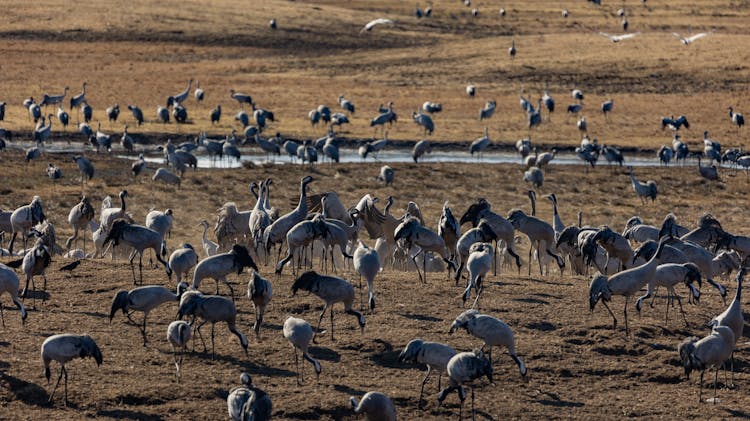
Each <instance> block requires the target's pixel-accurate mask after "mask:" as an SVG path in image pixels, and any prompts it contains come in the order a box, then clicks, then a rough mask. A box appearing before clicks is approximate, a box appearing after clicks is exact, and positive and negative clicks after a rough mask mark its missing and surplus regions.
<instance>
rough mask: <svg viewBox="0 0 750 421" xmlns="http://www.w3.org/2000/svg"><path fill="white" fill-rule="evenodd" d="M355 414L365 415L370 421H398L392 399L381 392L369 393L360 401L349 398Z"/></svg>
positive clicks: (352, 397)
mask: <svg viewBox="0 0 750 421" xmlns="http://www.w3.org/2000/svg"><path fill="white" fill-rule="evenodd" d="M349 405H351V407H352V411H354V413H355V414H365V418H366V419H367V420H368V421H396V419H397V417H396V406H395V405H394V404H393V401H392V400H391V398H389V397H388V396H386V395H385V394H383V393H380V392H367V393H365V395H364V396H362V399H361V400H360V401H357V398H355V397H354V396H351V397H349Z"/></svg>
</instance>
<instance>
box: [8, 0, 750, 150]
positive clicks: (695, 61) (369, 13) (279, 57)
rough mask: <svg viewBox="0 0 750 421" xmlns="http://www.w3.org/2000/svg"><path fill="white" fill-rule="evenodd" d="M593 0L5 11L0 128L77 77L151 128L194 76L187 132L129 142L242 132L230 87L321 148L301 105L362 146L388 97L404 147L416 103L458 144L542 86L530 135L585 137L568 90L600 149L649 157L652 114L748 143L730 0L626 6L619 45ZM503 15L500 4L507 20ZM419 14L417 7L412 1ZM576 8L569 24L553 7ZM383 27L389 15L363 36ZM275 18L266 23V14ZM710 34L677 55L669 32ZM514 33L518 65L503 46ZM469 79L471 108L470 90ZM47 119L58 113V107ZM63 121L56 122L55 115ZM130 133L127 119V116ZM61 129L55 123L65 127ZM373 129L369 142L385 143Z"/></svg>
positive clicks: (744, 57)
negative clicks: (549, 99)
mask: <svg viewBox="0 0 750 421" xmlns="http://www.w3.org/2000/svg"><path fill="white" fill-rule="evenodd" d="M604 3H605V4H604V5H602V6H600V7H599V6H595V5H593V4H591V3H589V2H585V1H583V0H580V1H575V2H568V3H565V2H562V3H561V2H558V1H546V0H545V1H534V2H526V1H512V0H511V1H503V2H497V1H477V2H474V4H473V5H472V7H477V8H478V10H479V15H478V16H477V17H472V16H471V13H470V10H471V9H470V8H467V7H465V6H464V5H463V4H462V3H461V2H459V1H446V0H441V1H436V2H434V4H433V9H434V15H433V16H432V17H431V18H429V19H417V18H415V17H414V16H413V10H414V2H406V3H404V2H398V1H393V0H389V1H378V2H370V1H350V2H341V1H326V2H307V1H305V2H303V1H295V2H289V1H284V0H269V1H264V2H252V3H249V4H237V3H236V2H233V1H226V0H219V1H214V2H211V4H210V6H207V5H205V4H204V2H199V1H179V2H178V1H173V0H165V1H162V2H151V1H141V0H138V1H134V2H131V3H129V5H128V7H127V8H125V7H123V6H122V5H121V4H120V3H119V2H116V1H110V0H104V1H101V2H98V3H97V7H90V6H89V5H87V4H83V3H78V2H65V3H64V4H63V5H60V4H58V2H51V1H40V2H32V3H26V2H8V3H7V4H6V7H5V9H7V15H6V19H5V21H4V25H3V28H2V30H0V36H2V37H3V40H4V42H3V46H2V47H0V51H2V52H3V56H4V57H6V60H3V64H2V74H3V77H2V80H0V92H2V98H0V100H2V101H6V102H8V104H9V110H8V116H7V117H6V121H5V122H4V124H3V127H5V128H9V129H12V130H19V131H21V132H24V131H25V132H28V131H30V130H31V127H32V125H31V123H29V121H28V118H27V115H26V111H25V110H24V109H23V108H22V107H20V106H19V105H20V103H21V101H22V100H23V99H24V98H27V97H29V96H33V97H34V98H37V99H38V98H40V97H41V96H42V94H43V93H45V92H48V93H51V94H57V93H59V92H62V89H63V87H64V86H69V87H70V89H71V92H70V94H69V95H73V94H75V93H78V92H80V87H81V83H82V82H83V81H87V82H88V87H89V89H88V93H87V98H89V102H90V103H91V105H92V107H93V108H94V118H95V120H102V121H103V127H104V129H105V131H110V132H112V131H117V132H120V131H121V129H122V126H121V125H120V124H116V125H109V124H108V123H106V116H105V115H104V109H105V108H106V107H108V106H110V105H113V104H114V103H119V104H120V105H121V106H122V108H123V115H122V117H123V120H125V121H132V119H131V118H130V115H129V114H128V112H127V110H126V109H125V105H126V104H136V105H139V106H140V107H141V108H142V109H143V110H144V112H145V113H146V118H147V119H148V120H150V121H154V120H155V119H156V117H155V109H156V105H157V104H163V103H164V102H165V99H166V97H167V96H168V95H174V94H176V93H178V92H181V91H182V90H183V89H184V87H185V84H186V81H187V80H188V79H189V78H193V79H195V80H197V81H200V82H201V87H202V88H203V89H204V90H205V91H206V100H205V102H204V103H203V104H197V103H196V102H195V100H194V99H192V97H191V99H189V100H188V101H187V102H186V103H185V105H186V107H187V108H188V110H189V114H190V120H191V124H186V125H184V126H183V127H177V126H175V125H174V124H172V125H169V126H166V127H163V126H162V125H161V124H158V123H153V122H152V123H149V124H146V125H145V126H142V127H140V128H134V127H131V128H130V131H131V132H144V133H156V132H163V131H167V132H173V133H175V134H176V133H177V132H179V133H182V134H185V133H190V134H195V133H197V132H198V131H199V130H207V131H209V132H210V133H215V134H220V135H224V134H227V133H228V132H229V131H230V130H231V129H232V128H238V129H239V126H237V125H236V124H235V123H236V122H234V121H233V120H232V117H233V116H234V114H235V113H236V112H237V111H238V107H237V104H236V103H235V102H234V101H233V100H232V99H231V98H230V97H229V89H230V88H234V89H236V90H238V91H242V92H247V93H249V94H251V95H252V96H253V98H254V99H255V101H256V103H257V104H258V105H259V106H260V107H263V108H266V109H270V110H273V111H274V112H275V115H276V116H277V117H278V120H279V121H278V122H276V123H274V124H272V125H271V130H272V131H273V132H275V131H280V132H282V133H283V134H284V135H286V136H291V137H294V138H298V139H299V138H301V139H305V138H314V137H318V136H320V135H322V134H324V133H325V130H326V129H325V128H323V127H318V128H315V129H313V128H311V127H310V124H309V121H308V119H307V113H308V111H309V110H311V109H313V108H315V107H316V106H317V105H318V104H327V105H329V106H330V107H332V108H333V109H337V108H338V105H337V104H336V98H337V97H338V95H340V94H345V95H346V96H347V98H349V99H351V100H352V101H353V102H354V103H355V105H356V106H357V112H356V114H354V116H352V123H351V124H350V125H349V126H346V127H344V129H343V132H342V133H341V134H342V136H345V137H349V138H355V139H367V138H371V137H372V136H373V135H374V132H373V130H372V129H370V127H369V120H370V118H372V117H373V116H375V115H376V107H377V106H378V104H383V103H387V102H388V101H393V102H394V107H395V110H396V111H397V112H398V113H399V114H400V117H401V122H400V124H398V125H397V126H396V127H395V128H393V129H391V130H390V132H389V137H390V138H392V139H402V140H415V139H418V138H419V137H420V136H421V135H422V134H421V132H420V130H419V129H418V127H417V126H416V125H415V124H413V123H412V122H411V121H410V116H411V112H412V111H414V110H416V109H417V108H418V107H419V106H420V105H421V104H422V103H423V102H424V101H426V100H430V101H433V102H440V103H442V104H443V106H444V111H443V112H442V113H440V114H437V115H435V125H436V131H435V133H434V134H433V135H432V136H431V138H432V139H433V140H443V141H444V140H450V141H468V140H472V139H474V138H476V137H479V136H481V134H482V132H483V129H484V127H485V125H487V126H489V128H490V134H491V138H492V139H493V141H496V142H506V143H507V142H515V140H517V139H519V138H521V137H523V136H526V135H527V134H528V131H527V129H526V117H525V114H524V113H523V112H522V111H521V110H520V108H519V106H518V105H517V104H518V100H519V94H522V93H523V94H524V95H525V96H528V97H530V98H532V101H533V102H534V103H536V99H537V98H539V97H540V96H541V94H542V92H543V89H544V86H545V83H547V82H548V83H549V86H550V93H551V95H552V96H553V97H554V98H555V100H556V103H557V110H556V111H555V113H554V116H553V118H552V123H549V124H543V125H542V126H541V127H540V128H539V129H538V130H536V131H535V132H534V133H532V134H531V137H532V140H533V141H534V142H536V143H540V144H545V145H552V144H555V145H568V146H571V145H575V144H577V143H578V141H579V139H580V135H579V133H578V131H577V129H576V128H575V124H574V123H575V119H573V118H567V116H565V112H564V110H565V107H566V106H567V104H569V103H571V102H573V101H572V98H571V96H570V91H571V90H572V89H573V88H579V89H582V90H583V91H584V93H585V95H586V99H585V101H584V104H585V107H584V111H583V115H585V116H586V117H587V119H588V121H589V131H590V134H591V136H592V137H597V138H599V139H600V141H602V142H604V143H608V144H615V145H620V146H628V147H639V148H645V149H657V148H658V147H659V146H660V145H661V144H663V143H668V141H669V140H670V139H671V133H669V132H663V131H662V130H661V128H660V125H659V121H660V120H659V117H660V116H662V115H666V116H669V115H672V114H674V115H680V114H685V115H687V116H688V117H689V120H690V122H691V123H692V127H693V129H692V130H690V131H688V132H687V133H686V134H685V135H684V136H683V137H684V139H685V140H687V141H688V142H689V143H692V144H693V145H695V144H697V142H698V141H700V139H701V133H702V132H703V130H710V131H711V134H712V137H714V138H716V139H719V140H720V141H723V143H724V144H725V145H729V146H741V145H743V144H744V142H746V141H747V139H746V135H745V134H742V135H738V134H737V132H736V130H732V126H731V125H730V123H729V119H728V116H727V107H728V106H730V105H734V106H735V107H736V109H737V110H738V111H739V112H743V111H744V113H745V114H749V113H750V111H749V110H750V108H748V106H749V105H748V102H747V99H746V98H747V94H748V90H747V84H748V80H749V79H750V68H748V66H747V63H748V61H750V52H748V50H747V48H745V47H744V46H746V45H748V44H750V32H749V31H748V27H747V25H746V22H747V19H748V12H747V10H748V7H747V6H748V2H747V1H746V0H745V1H738V0H732V1H727V0H722V1H719V0H707V1H701V2H691V1H670V2H666V1H652V2H648V3H646V4H642V3H641V2H637V1H632V0H630V1H628V2H625V3H624V4H625V7H626V10H627V13H628V15H627V17H628V20H629V23H630V31H631V32H640V35H639V36H637V37H636V38H634V39H630V40H626V41H623V42H620V43H612V42H610V41H609V40H608V39H606V38H604V37H602V36H599V35H598V34H597V33H598V32H600V31H604V32H609V33H620V32H621V28H620V18H619V17H617V16H616V13H615V12H616V10H617V9H618V8H620V7H621V6H622V4H623V2H606V1H605V2H604ZM501 5H502V6H503V7H505V9H506V10H507V14H506V16H505V17H503V18H501V17H500V15H499V13H498V10H499V9H500V7H501ZM420 6H421V7H426V6H427V4H426V3H425V4H420ZM563 6H564V7H567V8H568V9H569V11H570V16H569V17H568V18H567V19H563V18H562V16H561V10H562V7H563ZM377 17H389V18H392V19H394V20H395V21H396V24H395V25H394V26H393V27H388V26H386V27H383V26H381V27H377V28H376V29H373V30H372V31H371V32H369V33H364V34H360V32H359V31H360V29H361V28H362V26H363V25H364V24H365V23H366V22H368V21H370V20H371V19H374V18H377ZM271 18H276V19H277V20H278V22H279V23H278V29H277V30H275V31H274V30H271V29H270V28H269V27H268V21H269V20H270V19H271ZM673 31H674V32H678V33H681V34H689V33H691V32H690V31H692V33H698V32H705V31H715V32H714V34H713V35H711V36H710V37H707V38H705V39H702V40H700V41H698V42H696V43H694V44H692V45H690V46H689V47H685V46H683V45H682V44H680V42H679V41H678V40H677V38H675V37H673V36H672V35H671V33H672V32H673ZM511 40H515V42H516V47H517V49H518V55H517V56H516V59H515V60H513V61H511V60H510V59H509V57H508V54H507V49H508V47H510V44H511ZM467 82H471V83H474V84H475V85H476V86H477V89H478V93H477V96H476V97H475V98H469V97H468V96H467V95H466V94H465V91H464V88H465V86H466V84H467ZM608 98H613V99H614V100H615V111H614V113H613V115H612V120H611V122H610V123H609V124H606V123H605V121H604V118H603V116H602V114H601V112H600V111H599V106H600V104H601V102H602V101H604V100H606V99H608ZM489 99H495V100H497V103H498V107H497V110H496V112H495V116H494V117H493V118H492V119H490V120H489V121H485V122H480V121H479V120H478V118H477V116H478V111H479V109H480V108H481V107H482V106H483V105H484V102H485V101H486V100H489ZM219 103H221V104H222V105H223V110H224V116H223V119H222V121H221V123H220V124H219V125H218V126H214V127H211V126H210V124H209V119H208V113H209V111H210V110H211V109H212V108H213V107H215V106H216V104H219ZM52 112H54V110H52ZM55 123H56V124H57V122H55ZM131 126H133V125H132V124H131ZM58 128H59V124H57V125H56V126H55V130H58ZM378 135H380V134H378Z"/></svg>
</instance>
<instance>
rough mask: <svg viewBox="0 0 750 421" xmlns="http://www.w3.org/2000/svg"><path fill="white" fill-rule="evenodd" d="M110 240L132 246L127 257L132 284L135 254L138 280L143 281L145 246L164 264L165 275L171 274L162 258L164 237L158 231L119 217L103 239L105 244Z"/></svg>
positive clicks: (164, 250) (164, 246)
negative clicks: (128, 257) (131, 274)
mask: <svg viewBox="0 0 750 421" xmlns="http://www.w3.org/2000/svg"><path fill="white" fill-rule="evenodd" d="M110 242H112V243H113V244H114V245H115V246H117V245H120V244H124V245H126V246H130V247H132V248H133V251H132V252H131V253H130V259H129V260H130V269H131V271H132V273H133V284H136V279H135V264H134V263H133V260H134V259H135V256H136V255H138V272H139V274H140V275H139V280H140V282H141V283H143V250H145V249H147V248H150V249H152V250H153V251H154V254H155V255H156V260H158V261H159V263H161V264H162V265H163V266H164V269H165V270H166V273H167V277H169V276H171V275H172V270H171V269H170V268H169V264H168V263H167V262H166V261H165V260H164V259H163V258H162V256H163V255H164V254H166V245H165V244H164V238H163V237H162V235H161V234H160V233H158V232H156V231H154V230H151V229H148V228H146V227H144V226H142V225H135V224H130V223H128V222H127V221H125V220H122V219H120V220H116V221H114V222H113V223H112V226H111V228H110V229H109V232H108V233H107V236H106V237H105V239H104V244H105V245H106V244H108V243H110Z"/></svg>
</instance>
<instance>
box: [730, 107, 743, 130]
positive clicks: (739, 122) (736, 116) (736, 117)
mask: <svg viewBox="0 0 750 421" xmlns="http://www.w3.org/2000/svg"><path fill="white" fill-rule="evenodd" d="M729 119H730V120H731V121H732V124H734V125H736V126H737V129H738V130H739V129H741V128H742V126H744V125H745V117H743V116H742V114H740V113H735V112H734V108H732V107H729Z"/></svg>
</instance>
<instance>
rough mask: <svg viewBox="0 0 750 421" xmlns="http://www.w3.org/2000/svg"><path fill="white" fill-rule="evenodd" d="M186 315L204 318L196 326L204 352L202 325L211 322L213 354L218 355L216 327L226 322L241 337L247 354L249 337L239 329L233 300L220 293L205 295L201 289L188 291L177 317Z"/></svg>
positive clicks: (204, 343)
mask: <svg viewBox="0 0 750 421" xmlns="http://www.w3.org/2000/svg"><path fill="white" fill-rule="evenodd" d="M186 315H188V316H193V317H199V318H201V319H202V320H203V321H202V322H201V323H199V324H198V326H197V327H196V328H195V332H197V333H198V336H199V337H200V338H201V342H202V343H203V352H206V351H207V348H206V342H205V341H204V340H203V335H202V334H201V327H203V325H205V324H206V323H211V355H212V356H216V354H215V352H214V327H215V325H216V323H218V322H225V323H226V324H227V328H229V331H230V332H232V333H233V334H234V335H235V336H237V338H239V340H240V345H241V346H242V349H244V350H245V355H247V338H246V337H245V335H244V334H242V332H240V331H239V330H237V327H236V320H237V308H236V307H235V306H234V302H233V301H232V300H230V299H228V298H224V297H220V296H218V295H203V294H202V293H200V292H199V291H188V292H186V293H184V294H183V296H182V298H181V299H180V307H179V309H178V310H177V318H178V319H182V317H183V316H186Z"/></svg>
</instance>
